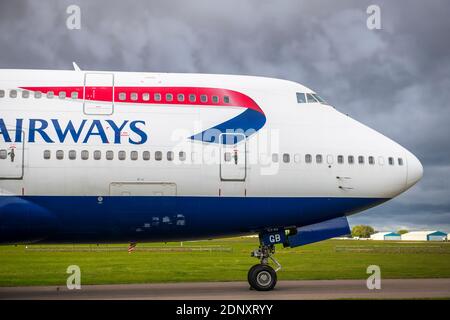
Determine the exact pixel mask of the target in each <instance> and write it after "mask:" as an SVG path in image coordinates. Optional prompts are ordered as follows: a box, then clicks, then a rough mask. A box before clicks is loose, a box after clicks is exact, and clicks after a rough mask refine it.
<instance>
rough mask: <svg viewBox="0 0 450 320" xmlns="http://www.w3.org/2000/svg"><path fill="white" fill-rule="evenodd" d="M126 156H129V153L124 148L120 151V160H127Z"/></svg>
mask: <svg viewBox="0 0 450 320" xmlns="http://www.w3.org/2000/svg"><path fill="white" fill-rule="evenodd" d="M126 157H127V154H126V153H125V151H123V150H121V151H119V156H118V158H119V160H125V159H126Z"/></svg>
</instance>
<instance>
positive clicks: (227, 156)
mask: <svg viewBox="0 0 450 320" xmlns="http://www.w3.org/2000/svg"><path fill="white" fill-rule="evenodd" d="M220 141H221V142H222V143H221V147H220V179H221V180H222V181H245V178H246V177H247V154H246V151H247V150H246V148H247V146H246V138H245V135H244V134H241V133H223V134H221V135H220Z"/></svg>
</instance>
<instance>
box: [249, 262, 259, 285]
mask: <svg viewBox="0 0 450 320" xmlns="http://www.w3.org/2000/svg"><path fill="white" fill-rule="evenodd" d="M260 265H261V264H255V265H254V266H252V267H251V268H250V270H248V273H247V281H248V283H251V282H250V279H251V278H252V277H253V272H254V271H255V269H256V268H257V267H259V266H260ZM250 286H251V284H250Z"/></svg>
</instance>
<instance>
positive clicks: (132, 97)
mask: <svg viewBox="0 0 450 320" xmlns="http://www.w3.org/2000/svg"><path fill="white" fill-rule="evenodd" d="M130 97H131V100H132V101H137V99H138V94H137V93H136V92H132V93H131V96H130Z"/></svg>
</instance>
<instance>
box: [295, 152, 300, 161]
mask: <svg viewBox="0 0 450 320" xmlns="http://www.w3.org/2000/svg"><path fill="white" fill-rule="evenodd" d="M294 162H295V163H299V162H300V155H299V154H298V153H296V154H295V155H294Z"/></svg>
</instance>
